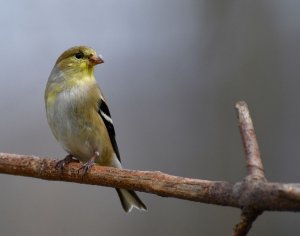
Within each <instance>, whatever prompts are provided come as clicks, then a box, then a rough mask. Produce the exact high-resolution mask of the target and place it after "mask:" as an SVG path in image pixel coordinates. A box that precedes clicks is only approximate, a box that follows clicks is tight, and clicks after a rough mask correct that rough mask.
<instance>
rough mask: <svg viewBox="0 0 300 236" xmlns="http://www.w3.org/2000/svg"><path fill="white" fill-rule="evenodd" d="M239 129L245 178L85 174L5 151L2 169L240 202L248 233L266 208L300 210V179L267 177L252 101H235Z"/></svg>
mask: <svg viewBox="0 0 300 236" xmlns="http://www.w3.org/2000/svg"><path fill="white" fill-rule="evenodd" d="M236 109H237V114H238V120H239V126H240V132H241V136H242V140H243V143H244V148H245V153H246V163H247V171H248V175H247V176H246V177H245V179H244V180H243V181H241V182H237V183H234V184H232V183H229V182H226V181H209V180H201V179H191V178H183V177H178V176H172V175H168V174H164V173H161V172H158V171H135V170H126V169H116V168H110V167H103V166H98V165H94V166H93V167H92V169H91V171H90V172H89V173H88V174H87V175H86V176H84V178H83V177H82V174H81V173H80V174H79V173H78V169H79V168H80V167H81V164H80V163H74V162H73V163H70V164H68V165H67V166H66V167H65V170H64V172H63V173H60V171H59V170H57V169H56V168H55V164H56V163H57V160H54V159H50V158H40V157H35V156H26V155H16V154H8V153H0V173H4V174H10V175H20V176H27V177H34V178H39V179H44V180H53V181H67V182H74V183H81V184H90V185H100V186H107V187H115V188H124V189H130V190H136V191H142V192H147V193H153V194H157V195H159V196H163V197H174V198H180V199H186V200H190V201H196V202H202V203H210V204H216V205H221V206H231V207H237V208H240V209H241V210H242V214H241V219H240V222H239V223H238V224H237V225H236V227H235V228H234V232H233V235H234V236H242V235H246V234H247V232H248V231H249V230H250V228H251V226H252V223H253V222H254V220H255V219H256V218H257V217H258V216H259V215H260V214H262V212H263V211H266V210H268V211H300V184H284V183H271V182H268V181H267V180H266V179H265V176H264V169H263V165H262V161H261V156H260V152H259V147H258V143H257V140H256V135H255V131H254V127H253V123H252V120H251V117H250V114H249V110H248V107H247V104H246V103H245V102H238V103H237V104H236Z"/></svg>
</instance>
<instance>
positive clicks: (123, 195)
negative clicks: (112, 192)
mask: <svg viewBox="0 0 300 236" xmlns="http://www.w3.org/2000/svg"><path fill="white" fill-rule="evenodd" d="M116 190H117V192H118V195H119V198H120V201H121V204H122V207H123V209H124V211H126V212H130V211H131V210H132V208H133V207H135V208H137V209H139V210H142V211H146V210H147V207H146V206H145V204H144V203H143V202H142V201H141V199H140V198H139V197H138V195H137V194H136V193H135V192H134V191H132V190H126V189H119V188H116Z"/></svg>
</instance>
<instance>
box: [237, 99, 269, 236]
mask: <svg viewBox="0 0 300 236" xmlns="http://www.w3.org/2000/svg"><path fill="white" fill-rule="evenodd" d="M235 108H236V110H237V116H238V121H239V127H240V133H241V137H242V140H243V144H244V150H245V154H246V155H245V156H246V166H247V172H248V176H246V178H245V179H244V191H243V194H242V195H241V199H242V201H241V203H242V214H241V219H240V222H239V223H238V224H237V225H236V226H235V228H234V232H233V235H234V236H244V235H247V233H248V232H249V230H250V229H251V226H252V223H253V222H254V221H255V220H256V218H257V217H258V216H259V215H260V214H262V212H263V210H262V209H260V208H258V207H257V204H256V203H255V202H251V201H249V198H248V194H253V191H252V188H253V186H257V185H261V184H264V183H265V182H266V181H267V180H266V178H265V173H264V167H263V164H262V160H261V155H260V151H259V146H258V142H257V139H256V134H255V130H254V126H253V122H252V119H251V116H250V113H249V109H248V106H247V104H246V102H244V101H240V102H238V103H237V104H236V105H235Z"/></svg>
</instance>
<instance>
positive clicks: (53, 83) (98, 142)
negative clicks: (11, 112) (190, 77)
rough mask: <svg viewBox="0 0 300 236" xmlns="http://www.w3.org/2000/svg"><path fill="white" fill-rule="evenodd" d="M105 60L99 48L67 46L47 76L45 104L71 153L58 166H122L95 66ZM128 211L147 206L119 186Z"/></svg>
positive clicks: (51, 123)
mask: <svg viewBox="0 0 300 236" xmlns="http://www.w3.org/2000/svg"><path fill="white" fill-rule="evenodd" d="M101 63H103V59H102V57H101V56H98V55H97V53H96V51H95V50H93V49H91V48H89V47H85V46H76V47H72V48H70V49H68V50H66V51H65V52H64V53H62V54H61V56H60V57H59V58H58V59H57V61H56V63H55V65H54V67H53V69H52V71H51V74H50V76H49V78H48V82H47V86H46V90H45V106H46V114H47V119H48V123H49V126H50V128H51V130H52V132H53V135H54V136H55V138H56V139H57V140H58V142H59V143H60V144H61V145H62V146H63V148H64V149H65V150H66V151H67V152H68V153H69V154H68V155H67V156H66V158H65V159H63V160H61V161H59V162H58V163H57V166H58V167H59V168H61V170H63V167H64V166H65V164H68V163H69V162H71V161H72V160H74V158H75V160H78V161H80V162H82V163H84V164H83V166H82V168H80V169H83V171H84V174H86V173H87V172H88V171H89V169H90V168H91V167H92V165H93V164H94V163H96V164H99V165H103V166H112V167H116V168H122V166H121V162H120V154H119V150H118V146H117V142H116V139H115V129H114V125H113V121H112V119H111V115H110V112H109V109H108V106H107V103H106V101H105V99H104V96H103V93H102V92H101V89H100V88H99V86H98V85H97V82H96V80H95V77H94V67H95V65H97V64H101ZM116 190H117V192H118V195H119V198H120V200H121V204H122V206H123V208H124V210H125V211H126V212H130V211H131V210H132V208H133V207H135V208H137V209H139V210H146V209H147V208H146V206H145V205H144V203H143V202H142V201H141V200H140V199H139V197H138V196H137V194H136V193H135V192H134V191H131V190H125V189H116Z"/></svg>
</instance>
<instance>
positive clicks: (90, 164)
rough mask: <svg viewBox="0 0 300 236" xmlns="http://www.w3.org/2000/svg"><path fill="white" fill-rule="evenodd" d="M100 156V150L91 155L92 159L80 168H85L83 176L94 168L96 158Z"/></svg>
mask: <svg viewBox="0 0 300 236" xmlns="http://www.w3.org/2000/svg"><path fill="white" fill-rule="evenodd" d="M97 157H99V152H95V154H94V155H93V156H92V157H91V159H89V160H88V162H86V163H84V164H83V165H82V166H81V167H80V168H79V169H78V173H79V171H80V170H83V175H82V178H83V177H84V176H85V175H86V174H87V173H88V172H89V170H90V169H91V168H92V166H93V165H94V164H95V159H96V158H97Z"/></svg>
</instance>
